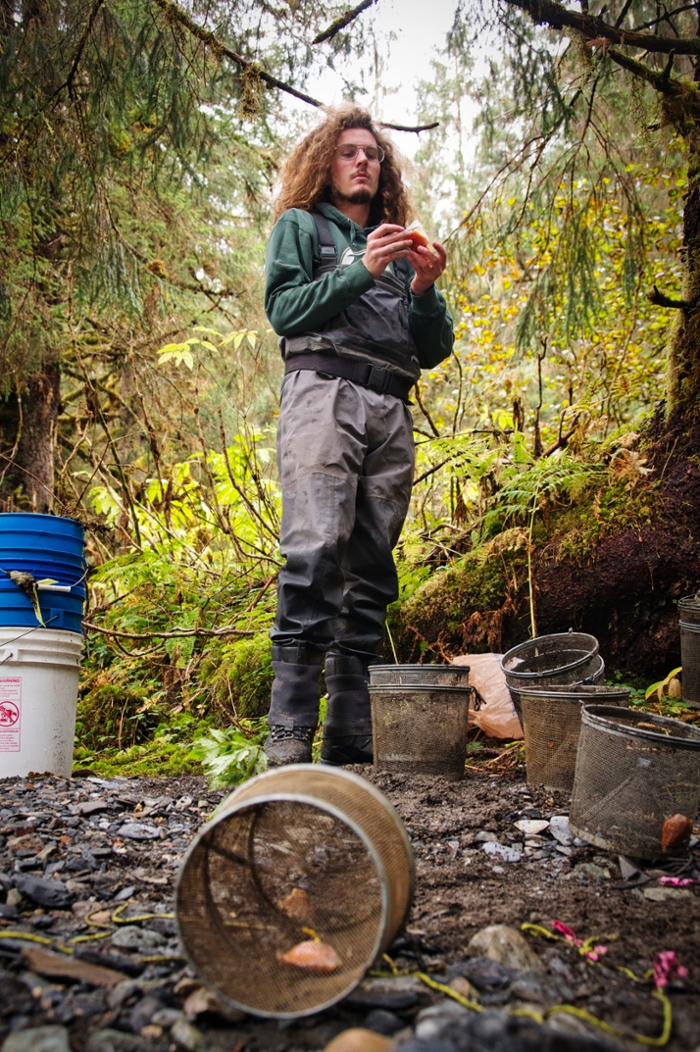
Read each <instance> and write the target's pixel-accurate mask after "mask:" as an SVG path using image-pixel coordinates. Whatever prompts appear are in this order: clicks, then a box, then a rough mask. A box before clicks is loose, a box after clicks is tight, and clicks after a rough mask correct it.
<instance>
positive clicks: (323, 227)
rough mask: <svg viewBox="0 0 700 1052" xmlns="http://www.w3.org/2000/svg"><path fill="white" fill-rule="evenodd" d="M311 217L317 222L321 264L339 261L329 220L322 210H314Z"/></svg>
mask: <svg viewBox="0 0 700 1052" xmlns="http://www.w3.org/2000/svg"><path fill="white" fill-rule="evenodd" d="M311 218H312V219H313V221H314V223H315V224H316V232H317V233H318V243H319V246H320V252H321V265H322V266H323V265H324V264H327V263H337V262H338V253H337V251H336V247H335V241H334V240H333V235H332V234H331V228H330V227H329V225H328V220H327V219H326V217H325V216H324V215H321V213H320V212H312V213H311Z"/></svg>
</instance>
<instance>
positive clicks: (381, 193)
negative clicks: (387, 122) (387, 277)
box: [275, 104, 412, 226]
mask: <svg viewBox="0 0 700 1052" xmlns="http://www.w3.org/2000/svg"><path fill="white" fill-rule="evenodd" d="M350 128H365V129H366V130H367V131H368V132H371V133H372V135H373V136H374V138H375V139H376V140H377V144H378V145H379V146H381V148H382V150H384V154H385V156H384V160H383V161H382V166H381V172H380V176H379V189H378V191H377V195H376V197H375V198H374V200H373V201H372V206H371V208H370V221H371V222H372V223H400V224H401V226H406V225H407V223H409V222H410V220H411V218H412V209H411V205H410V202H409V199H408V192H407V190H406V187H405V186H404V182H403V179H402V177H401V170H400V168H399V164H398V157H397V153H396V150H395V148H394V146H393V145H392V143H391V141H390V140H389V139H387V137H386V136H385V135H383V134H382V133H381V131H380V130H379V128H377V126H376V124H375V123H374V122H373V120H372V118H371V116H370V114H369V113H368V112H367V111H366V110H363V109H361V108H360V107H359V106H354V105H352V104H347V105H345V106H341V107H339V108H338V109H327V110H326V119H325V121H324V122H323V124H320V125H319V126H318V127H317V128H314V130H313V131H312V132H309V134H308V135H307V136H306V138H305V139H302V141H301V142H300V143H299V145H298V146H297V147H296V149H295V150H294V151H293V152H292V154H291V155H290V156H289V157H288V158H287V160H286V162H285V164H284V166H283V168H282V171H281V173H280V189H279V192H278V194H277V197H276V201H275V219H277V218H278V216H280V215H281V214H282V212H286V211H287V209H288V208H301V209H303V210H304V211H305V212H311V211H312V210H313V209H314V208H315V207H316V205H318V204H319V203H320V202H321V201H330V193H331V165H332V163H333V157H334V154H335V147H336V143H337V142H338V136H339V135H340V133H341V132H344V131H347V130H349V129H350Z"/></svg>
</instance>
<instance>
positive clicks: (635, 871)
mask: <svg viewBox="0 0 700 1052" xmlns="http://www.w3.org/2000/svg"><path fill="white" fill-rule="evenodd" d="M618 862H619V863H620V873H621V874H622V879H623V880H632V878H633V877H636V876H638V875H639V874H640V873H641V872H642V870H641V867H640V866H639V865H638V864H637V863H636V862H635V860H634V859H633V858H627V856H626V855H620V856H619V857H618Z"/></svg>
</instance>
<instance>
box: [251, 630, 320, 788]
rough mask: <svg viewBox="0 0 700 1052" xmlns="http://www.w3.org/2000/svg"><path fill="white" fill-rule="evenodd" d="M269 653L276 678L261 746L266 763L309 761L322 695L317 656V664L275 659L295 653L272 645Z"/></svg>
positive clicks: (274, 765)
mask: <svg viewBox="0 0 700 1052" xmlns="http://www.w3.org/2000/svg"><path fill="white" fill-rule="evenodd" d="M290 649H291V648H290ZM272 653H273V661H272V668H273V671H274V673H275V679H274V682H273V684H272V700H271V703H270V713H269V717H268V719H269V723H270V736H269V738H268V739H267V742H266V743H265V747H264V752H265V755H266V756H267V762H268V765H269V766H270V767H281V766H283V765H285V764H290V763H311V745H312V743H313V740H314V734H315V733H316V728H317V727H318V707H319V701H320V697H321V688H320V685H319V676H320V673H321V665H320V656H319V663H314V664H297V663H296V662H295V661H293V660H292V661H290V660H274V659H275V657H284V658H285V659H286V658H288V657H295V656H297V655H296V653H295V652H293V651H292V652H291V653H290V654H288V655H287V654H282V648H280V647H273V652H272Z"/></svg>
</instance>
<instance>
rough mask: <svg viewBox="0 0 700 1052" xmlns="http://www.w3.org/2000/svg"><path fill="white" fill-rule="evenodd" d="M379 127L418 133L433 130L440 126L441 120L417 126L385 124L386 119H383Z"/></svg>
mask: <svg viewBox="0 0 700 1052" xmlns="http://www.w3.org/2000/svg"><path fill="white" fill-rule="evenodd" d="M379 127H380V128H391V130H392V131H403V132H415V134H416V135H418V134H419V133H420V132H423V131H432V129H433V128H439V127H440V121H433V123H432V124H417V125H416V126H415V127H411V126H410V125H406V124H385V123H384V121H381V122H380V124H379Z"/></svg>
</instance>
